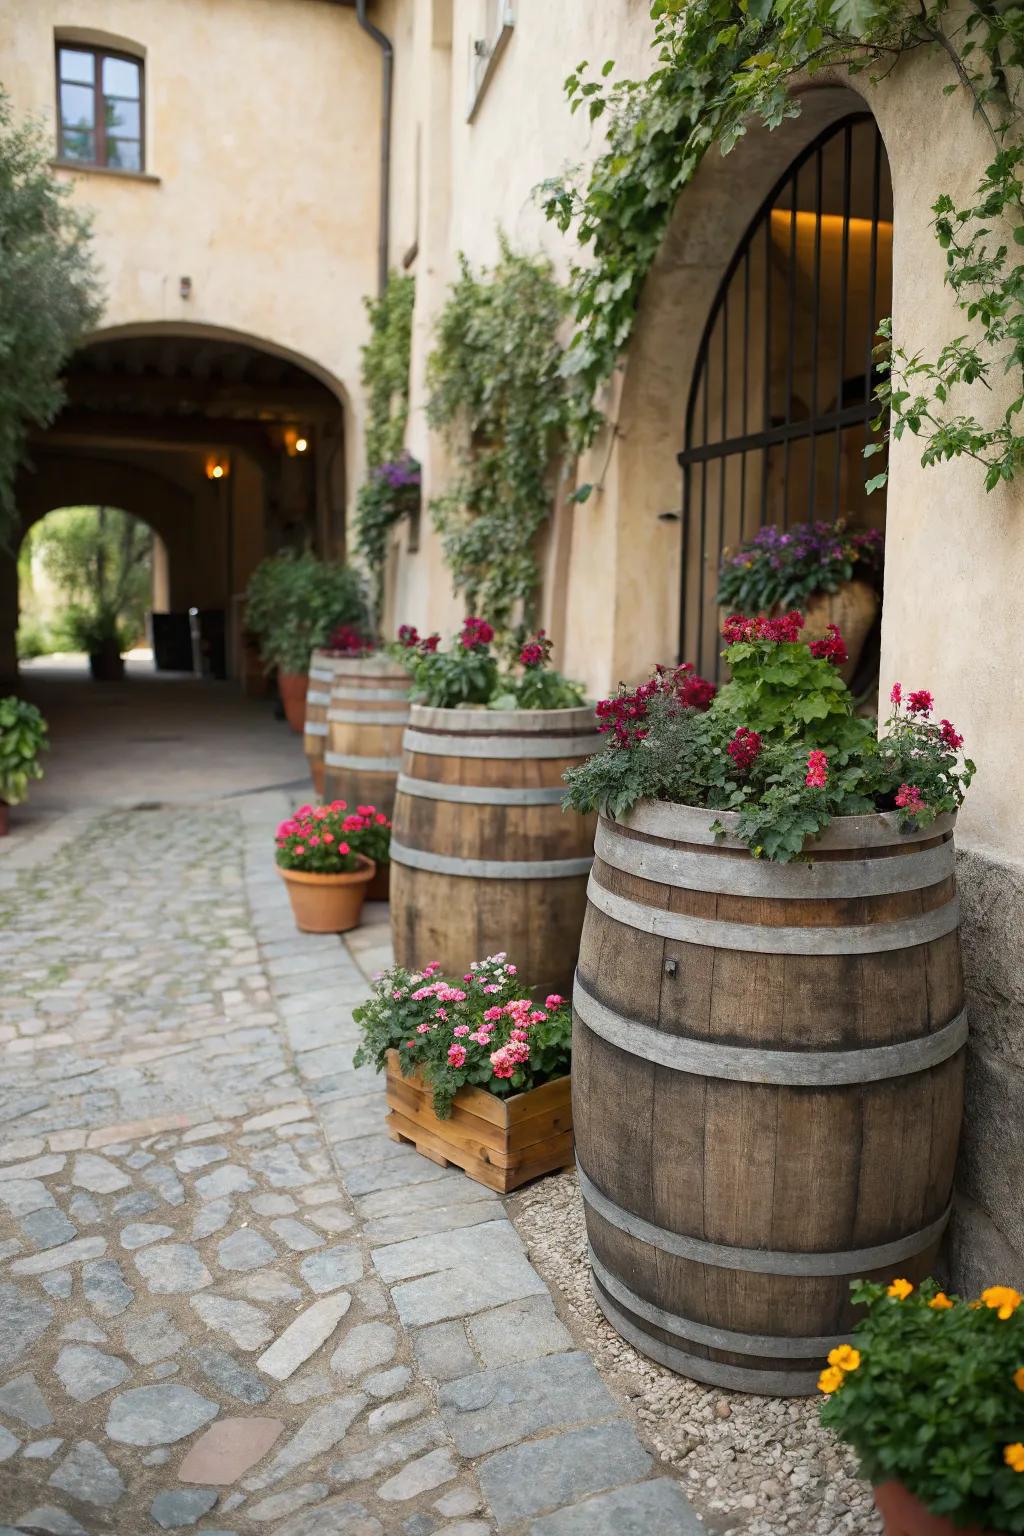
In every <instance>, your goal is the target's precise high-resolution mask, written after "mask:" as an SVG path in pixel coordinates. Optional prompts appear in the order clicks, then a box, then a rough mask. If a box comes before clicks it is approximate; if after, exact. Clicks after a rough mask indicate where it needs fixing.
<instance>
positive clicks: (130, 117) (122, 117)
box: [103, 96, 141, 139]
mask: <svg viewBox="0 0 1024 1536" xmlns="http://www.w3.org/2000/svg"><path fill="white" fill-rule="evenodd" d="M103 110H104V112H105V114H106V116H105V119H104V121H105V122H106V125H107V132H108V133H112V134H115V135H116V136H117V137H118V138H121V137H123V138H126V139H138V138H141V134H140V133H139V103H138V102H137V101H121V100H119V99H118V98H117V97H116V96H113V97H111V96H107V97H105V98H104V101H103Z"/></svg>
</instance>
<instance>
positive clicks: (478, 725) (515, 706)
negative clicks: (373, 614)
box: [391, 618, 601, 993]
mask: <svg viewBox="0 0 1024 1536" xmlns="http://www.w3.org/2000/svg"><path fill="white" fill-rule="evenodd" d="M406 641H407V644H406V646H405V649H404V654H405V657H406V666H407V668H408V670H409V672H410V673H411V674H412V679H413V688H412V699H413V704H412V709H411V712H410V716H409V726H408V729H407V730H406V732H405V736H404V739H403V750H402V770H401V775H400V777H399V779H398V786H397V794H396V796H395V811H394V823H395V826H394V838H393V841H392V846H391V862H392V873H391V930H392V939H393V942H394V948H395V958H396V960H397V961H398V963H399V964H400V965H403V966H405V967H406V968H407V969H410V970H412V969H416V968H417V967H419V966H421V965H422V964H423V963H424V961H425V960H426V959H428V958H429V957H431V956H433V957H436V958H437V959H438V961H439V962H440V964H441V966H442V968H443V969H444V970H445V971H450V972H452V973H453V974H456V975H462V974H463V973H464V972H465V971H467V970H468V968H469V964H470V961H471V960H472V959H473V957H474V956H475V955H479V954H486V953H488V952H493V951H494V950H496V949H497V948H498V947H499V946H500V945H503V944H507V945H508V946H509V948H510V950H511V951H512V952H513V953H515V954H517V955H518V956H519V958H520V961H521V964H522V967H523V971H524V973H525V974H527V975H529V976H530V977H531V978H532V979H533V980H534V981H535V983H536V984H537V986H538V987H539V988H542V989H543V990H544V992H545V993H548V992H558V991H562V992H567V991H568V990H569V987H570V985H571V981H572V972H573V966H574V965H575V961H576V952H577V948H578V943H579V934H580V929H581V927H582V923H583V912H584V908H585V904H586V880H587V873H588V871H589V869H590V865H591V863H592V859H593V853H592V849H593V827H594V821H593V818H592V817H590V816H587V815H575V814H574V815H568V816H567V815H563V813H562V807H561V802H562V798H563V793H564V786H563V784H562V775H563V774H564V773H565V771H566V770H567V769H569V768H572V767H574V766H576V765H578V764H579V763H580V762H582V761H583V759H584V758H585V757H586V756H587V754H588V753H591V752H593V751H594V750H595V748H597V747H598V746H599V745H600V744H601V737H600V735H599V734H598V733H597V731H596V730H595V727H594V721H593V716H592V713H591V711H590V709H589V708H588V707H585V706H584V705H583V690H582V688H581V687H580V685H579V684H577V683H573V682H570V681H569V680H568V679H567V678H564V677H562V676H561V674H560V673H558V672H555V671H554V670H552V668H551V667H550V654H551V646H550V643H549V642H548V640H547V639H546V637H545V636H544V635H543V633H541V634H539V635H537V636H536V637H535V638H534V639H533V640H530V641H528V642H527V643H526V644H525V645H523V646H522V647H520V648H519V650H518V652H517V656H516V662H515V665H514V666H513V667H511V668H510V669H508V670H505V671H503V670H502V669H501V668H500V667H499V664H498V658H497V656H496V654H495V651H494V631H493V629H492V628H491V626H490V624H488V623H487V622H486V621H485V620H483V619H479V618H468V619H466V620H465V622H464V624H463V627H462V632H461V634H460V635H459V636H458V638H457V640H456V641H455V642H454V643H453V645H452V646H451V647H450V648H449V649H448V650H442V649H441V648H440V646H439V644H438V637H437V636H436V635H431V636H430V637H429V638H427V639H426V640H420V639H419V638H418V636H416V635H415V631H412V632H411V634H407V636H406Z"/></svg>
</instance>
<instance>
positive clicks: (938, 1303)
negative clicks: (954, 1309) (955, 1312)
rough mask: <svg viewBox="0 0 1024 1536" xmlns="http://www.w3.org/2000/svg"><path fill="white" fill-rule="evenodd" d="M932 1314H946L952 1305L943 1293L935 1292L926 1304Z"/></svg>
mask: <svg viewBox="0 0 1024 1536" xmlns="http://www.w3.org/2000/svg"><path fill="white" fill-rule="evenodd" d="M928 1305H929V1306H930V1307H931V1309H932V1311H933V1312H946V1311H948V1309H949V1308H950V1307H951V1306H952V1305H953V1303H952V1302H951V1301H950V1299H949V1297H948V1296H947V1295H946V1293H945V1291H936V1293H935V1295H934V1296H933V1297H932V1299H931V1301H930V1302H929V1303H928Z"/></svg>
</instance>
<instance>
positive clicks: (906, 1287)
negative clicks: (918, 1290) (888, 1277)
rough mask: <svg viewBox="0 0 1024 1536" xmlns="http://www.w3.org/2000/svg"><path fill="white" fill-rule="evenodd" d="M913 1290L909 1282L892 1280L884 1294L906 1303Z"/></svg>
mask: <svg viewBox="0 0 1024 1536" xmlns="http://www.w3.org/2000/svg"><path fill="white" fill-rule="evenodd" d="M913 1289H914V1287H913V1286H912V1285H911V1283H910V1281H909V1280H894V1281H893V1283H892V1285H890V1287H889V1289H888V1290H887V1291H886V1293H885V1294H886V1295H887V1296H895V1297H896V1300H897V1301H906V1299H907V1297H908V1296H909V1295H910V1293H911V1291H912V1290H913Z"/></svg>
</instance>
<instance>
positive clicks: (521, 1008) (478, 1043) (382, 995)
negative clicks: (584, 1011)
mask: <svg viewBox="0 0 1024 1536" xmlns="http://www.w3.org/2000/svg"><path fill="white" fill-rule="evenodd" d="M439 971H440V966H439V965H438V964H437V962H436V961H435V962H433V963H432V964H430V965H427V966H424V968H423V970H422V971H416V972H412V973H410V972H409V971H407V970H403V969H402V967H400V966H394V967H393V968H392V969H391V970H389V971H385V972H384V974H383V975H382V976H381V977H379V978H378V980H377V981H376V982H375V984H374V988H373V992H372V994H371V996H370V999H369V1001H368V1002H366V1003H363V1004H361V1005H360V1007H358V1008H356V1009H354V1010H353V1013H352V1017H353V1018H354V1019H355V1021H356V1023H357V1024H358V1025H359V1027H360V1031H361V1033H362V1043H361V1044H360V1046H359V1049H358V1050H357V1051H356V1054H355V1057H354V1065H355V1066H357V1067H361V1066H363V1065H365V1064H366V1063H367V1062H372V1063H373V1065H374V1066H375V1067H376V1068H377V1071H378V1072H379V1071H380V1070H381V1069H382V1067H383V1066H384V1064H385V1062H386V1060H387V1054H388V1051H390V1050H394V1051H397V1053H398V1060H399V1065H400V1066H401V1069H402V1073H403V1075H404V1076H408V1075H409V1074H410V1073H411V1072H419V1073H421V1074H422V1076H423V1079H424V1081H425V1082H426V1083H427V1085H428V1087H430V1088H431V1089H432V1090H433V1102H434V1113H435V1114H436V1115H437V1117H438V1119H439V1120H447V1119H448V1117H449V1116H450V1115H451V1111H452V1101H453V1099H454V1098H455V1095H456V1094H457V1093H458V1091H459V1089H460V1088H465V1087H475V1088H483V1089H485V1090H486V1092H488V1093H493V1094H494V1095H495V1096H496V1097H498V1098H508V1097H509V1096H510V1095H511V1094H515V1093H525V1092H527V1091H528V1090H529V1089H530V1088H539V1087H540V1085H541V1084H542V1083H548V1082H551V1081H552V1080H553V1079H554V1078H556V1077H564V1076H565V1075H566V1073H567V1072H568V1071H569V1065H570V1053H571V1038H572V1013H571V1010H570V1008H569V1004H568V1000H567V999H566V998H564V997H560V996H559V995H558V994H557V993H551V994H550V995H549V996H548V997H547V998H546V999H545V1001H544V1004H543V1006H541V1005H539V1004H537V1003H533V1002H531V1001H530V998H529V996H528V995H527V994H528V991H529V989H527V992H526V994H524V990H523V986H522V983H521V982H520V980H519V977H518V974H517V971H516V967H515V966H514V965H512V964H510V963H509V960H508V956H507V955H506V954H504V953H501V954H497V955H489V956H488V957H487V959H486V960H474V961H473V963H472V965H471V966H470V969H469V971H468V973H467V974H466V975H465V976H463V977H461V978H460V979H459V980H457V981H451V980H449V979H447V978H445V977H443V976H439V975H438V972H439Z"/></svg>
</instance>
